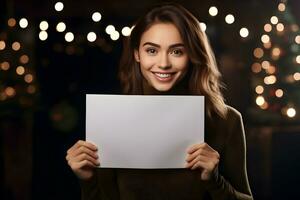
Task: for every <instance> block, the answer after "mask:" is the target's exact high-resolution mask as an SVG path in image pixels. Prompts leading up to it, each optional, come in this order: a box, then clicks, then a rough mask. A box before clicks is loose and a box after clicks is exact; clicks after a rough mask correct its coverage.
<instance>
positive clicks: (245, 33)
mask: <svg viewBox="0 0 300 200" xmlns="http://www.w3.org/2000/svg"><path fill="white" fill-rule="evenodd" d="M240 35H241V37H243V38H246V37H248V35H249V31H248V29H247V28H245V27H244V28H241V30H240Z"/></svg>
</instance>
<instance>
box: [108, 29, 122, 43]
mask: <svg viewBox="0 0 300 200" xmlns="http://www.w3.org/2000/svg"><path fill="white" fill-rule="evenodd" d="M119 37H120V33H119V32H118V31H114V32H113V33H112V34H111V35H110V38H111V39H112V40H114V41H115V40H118V39H119Z"/></svg>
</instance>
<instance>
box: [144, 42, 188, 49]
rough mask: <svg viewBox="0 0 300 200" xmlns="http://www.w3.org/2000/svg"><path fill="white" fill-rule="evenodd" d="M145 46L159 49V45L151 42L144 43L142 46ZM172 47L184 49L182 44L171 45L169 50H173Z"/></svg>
mask: <svg viewBox="0 0 300 200" xmlns="http://www.w3.org/2000/svg"><path fill="white" fill-rule="evenodd" d="M145 45H151V46H155V47H158V48H159V47H160V45H159V44H155V43H153V42H145V43H144V44H143V46H145ZM174 47H184V44H182V43H176V44H172V45H170V46H169V48H174Z"/></svg>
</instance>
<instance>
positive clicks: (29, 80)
mask: <svg viewBox="0 0 300 200" xmlns="http://www.w3.org/2000/svg"><path fill="white" fill-rule="evenodd" d="M24 80H25V82H26V83H31V82H32V81H33V76H32V75H31V74H26V75H25V77H24Z"/></svg>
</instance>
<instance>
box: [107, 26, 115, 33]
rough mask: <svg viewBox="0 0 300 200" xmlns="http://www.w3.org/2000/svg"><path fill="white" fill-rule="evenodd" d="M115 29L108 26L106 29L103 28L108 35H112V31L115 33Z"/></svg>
mask: <svg viewBox="0 0 300 200" xmlns="http://www.w3.org/2000/svg"><path fill="white" fill-rule="evenodd" d="M115 30H116V29H115V27H114V26H113V25H108V26H107V27H106V28H105V32H106V33H107V34H108V35H110V34H112V33H113V32H114V31H115Z"/></svg>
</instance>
